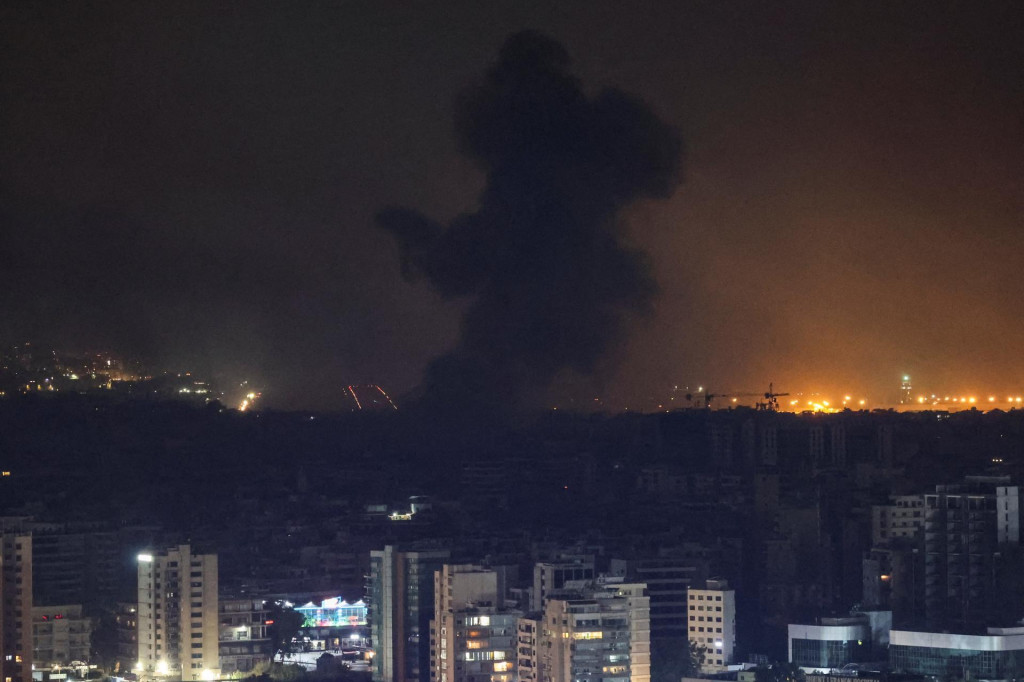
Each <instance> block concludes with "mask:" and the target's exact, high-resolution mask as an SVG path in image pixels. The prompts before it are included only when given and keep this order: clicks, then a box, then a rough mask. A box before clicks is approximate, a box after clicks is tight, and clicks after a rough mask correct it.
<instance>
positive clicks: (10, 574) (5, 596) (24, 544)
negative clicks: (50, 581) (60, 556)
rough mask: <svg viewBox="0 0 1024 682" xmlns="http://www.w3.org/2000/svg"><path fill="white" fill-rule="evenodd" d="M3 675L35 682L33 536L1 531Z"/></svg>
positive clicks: (8, 680)
mask: <svg viewBox="0 0 1024 682" xmlns="http://www.w3.org/2000/svg"><path fill="white" fill-rule="evenodd" d="M0 548H2V552H0V560H2V563H0V644H2V647H3V651H2V653H3V656H2V657H0V674H2V677H3V682H31V681H32V534H31V533H27V532H21V531H14V530H12V531H2V530H0Z"/></svg>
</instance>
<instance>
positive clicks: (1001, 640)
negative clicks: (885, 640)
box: [889, 627, 1024, 681]
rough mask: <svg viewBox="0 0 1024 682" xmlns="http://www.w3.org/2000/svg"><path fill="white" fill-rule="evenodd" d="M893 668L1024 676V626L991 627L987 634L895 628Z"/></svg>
mask: <svg viewBox="0 0 1024 682" xmlns="http://www.w3.org/2000/svg"><path fill="white" fill-rule="evenodd" d="M889 668H890V670H892V671H893V672H897V673H910V674H914V675H927V676H930V677H935V678H941V679H970V680H992V681H998V680H1007V681H1009V680H1019V679H1021V678H1022V677H1024V628H1021V627H1018V628H988V631H987V633H986V634H984V635H958V634H950V633H935V632H913V631H907V630H893V631H891V632H890V633H889Z"/></svg>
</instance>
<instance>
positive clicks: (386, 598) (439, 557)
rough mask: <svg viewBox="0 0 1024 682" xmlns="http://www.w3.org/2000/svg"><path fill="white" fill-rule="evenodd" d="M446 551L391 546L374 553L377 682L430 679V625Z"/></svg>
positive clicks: (373, 622)
mask: <svg viewBox="0 0 1024 682" xmlns="http://www.w3.org/2000/svg"><path fill="white" fill-rule="evenodd" d="M448 556H449V553H448V551H447V550H432V551H408V552H407V551H401V550H400V549H399V548H397V547H394V546H392V545H388V546H386V547H385V548H384V549H383V550H375V551H372V552H370V576H369V579H370V584H369V585H368V586H367V593H368V598H369V604H368V607H369V612H368V616H367V617H368V619H369V621H370V640H371V643H372V646H373V651H374V657H373V680H374V682H427V681H428V680H429V679H430V670H431V668H430V621H431V619H432V618H433V615H434V572H435V571H438V570H440V569H441V566H442V565H443V564H444V562H445V561H447V560H448Z"/></svg>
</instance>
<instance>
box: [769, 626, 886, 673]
mask: <svg viewBox="0 0 1024 682" xmlns="http://www.w3.org/2000/svg"><path fill="white" fill-rule="evenodd" d="M870 656H871V626H870V625H869V624H868V623H867V621H866V620H863V619H854V618H848V619H839V618H835V619H828V618H827V619H822V622H821V624H820V625H790V626H789V661H790V663H795V664H796V665H798V666H800V667H801V668H812V669H815V670H834V669H839V668H842V667H843V666H844V665H846V664H847V663H859V662H862V661H867V660H869V659H870Z"/></svg>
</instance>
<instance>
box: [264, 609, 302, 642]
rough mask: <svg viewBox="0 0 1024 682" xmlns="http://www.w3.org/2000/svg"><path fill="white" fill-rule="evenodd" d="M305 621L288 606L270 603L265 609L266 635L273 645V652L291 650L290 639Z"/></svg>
mask: <svg viewBox="0 0 1024 682" xmlns="http://www.w3.org/2000/svg"><path fill="white" fill-rule="evenodd" d="M305 621H306V619H305V618H304V617H303V615H302V614H301V613H299V612H298V611H296V610H295V609H293V608H291V607H290V606H289V607H286V606H284V605H283V604H282V603H281V602H274V603H272V604H271V605H270V607H269V608H268V609H267V623H269V627H268V628H267V636H268V637H269V638H270V642H271V643H272V644H273V645H274V648H273V651H274V652H275V654H276V652H278V651H282V652H284V653H286V654H290V653H291V652H292V640H293V639H294V638H295V635H297V634H298V632H299V628H301V627H302V624H303V623H304V622H305Z"/></svg>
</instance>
